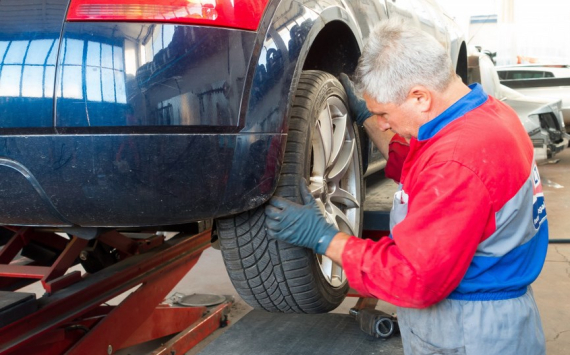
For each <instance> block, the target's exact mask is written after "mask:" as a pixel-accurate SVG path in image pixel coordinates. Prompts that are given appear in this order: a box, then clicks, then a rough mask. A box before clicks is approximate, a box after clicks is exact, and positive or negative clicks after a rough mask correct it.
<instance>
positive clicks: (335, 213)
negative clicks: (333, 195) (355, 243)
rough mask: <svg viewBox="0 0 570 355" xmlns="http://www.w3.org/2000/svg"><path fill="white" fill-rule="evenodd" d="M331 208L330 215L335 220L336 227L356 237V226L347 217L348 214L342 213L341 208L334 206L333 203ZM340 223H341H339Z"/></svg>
mask: <svg viewBox="0 0 570 355" xmlns="http://www.w3.org/2000/svg"><path fill="white" fill-rule="evenodd" d="M330 207H331V210H332V212H331V213H330V214H329V215H330V216H331V217H333V218H334V221H335V222H334V225H335V227H337V228H338V230H339V231H341V232H344V233H346V234H350V235H356V234H355V233H354V226H353V225H352V223H350V221H349V220H348V217H346V214H345V213H344V212H343V211H341V210H340V208H338V207H337V206H335V205H333V204H332V203H331V204H330ZM339 221H340V222H341V223H339Z"/></svg>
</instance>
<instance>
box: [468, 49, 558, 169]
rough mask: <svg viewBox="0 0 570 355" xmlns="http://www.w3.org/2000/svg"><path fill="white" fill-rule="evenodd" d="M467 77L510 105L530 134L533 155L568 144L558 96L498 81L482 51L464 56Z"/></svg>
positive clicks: (542, 156) (548, 153)
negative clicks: (538, 94)
mask: <svg viewBox="0 0 570 355" xmlns="http://www.w3.org/2000/svg"><path fill="white" fill-rule="evenodd" d="M468 63H469V70H468V71H469V81H470V82H479V83H481V85H482V86H483V89H484V90H485V92H487V93H488V94H489V95H492V96H493V97H495V98H496V99H498V100H501V101H503V102H504V103H506V104H507V105H509V106H511V107H512V108H513V109H514V110H515V111H516V112H517V114H518V115H519V118H520V119H521V122H522V124H523V125H524V127H525V129H526V131H527V133H528V135H529V136H530V138H531V140H532V143H533V146H534V151H535V159H536V160H537V161H538V162H544V161H546V160H547V159H550V158H552V157H554V156H555V155H556V154H557V153H559V152H561V151H562V150H564V149H565V148H566V147H567V146H568V135H567V134H566V132H565V128H564V119H563V114H562V100H560V99H551V98H541V97H534V96H526V95H523V94H522V93H519V92H517V91H515V90H513V89H510V88H508V87H506V86H504V85H502V84H501V81H500V79H499V75H498V74H497V70H496V69H495V66H494V65H493V62H492V61H491V59H490V58H489V57H488V56H487V55H486V54H482V53H475V54H473V55H470V56H469V58H468Z"/></svg>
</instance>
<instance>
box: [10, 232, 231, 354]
mask: <svg viewBox="0 0 570 355" xmlns="http://www.w3.org/2000/svg"><path fill="white" fill-rule="evenodd" d="M12 230H13V231H14V232H15V234H14V236H13V237H12V238H11V239H10V240H9V241H8V243H7V244H6V245H5V246H4V248H3V249H2V250H0V287H1V289H2V290H11V289H12V290H13V289H17V288H19V287H21V285H22V284H25V283H26V281H27V283H30V282H29V281H30V280H31V281H32V282H33V281H35V280H38V279H39V280H41V282H42V285H43V287H44V289H45V291H46V295H44V297H41V298H40V299H38V300H36V298H35V295H33V294H24V293H18V292H6V291H2V292H1V293H0V300H1V301H0V327H1V328H0V354H26V355H33V354H63V353H65V354H113V353H114V352H115V351H117V350H119V349H122V348H125V347H129V346H131V345H134V344H139V343H142V342H145V341H149V340H152V339H157V338H161V337H164V336H167V335H171V334H175V333H178V334H177V335H176V336H175V337H174V338H172V339H171V340H170V341H168V342H167V343H165V344H163V345H162V346H161V347H160V348H159V349H157V350H155V352H154V354H173V353H176V354H184V353H185V352H186V351H187V350H189V349H190V348H192V347H193V346H194V345H196V344H197V343H199V342H200V341H201V340H202V339H204V338H205V337H207V336H208V335H209V334H210V333H212V332H213V331H214V330H216V329H218V328H219V327H220V326H221V325H222V326H223V325H224V324H225V323H226V322H227V313H228V312H229V307H230V306H231V305H232V301H231V300H227V301H225V302H223V303H222V304H220V305H218V306H215V307H213V308H206V307H173V306H169V305H164V304H161V302H162V301H163V300H164V298H165V297H166V296H167V294H168V293H169V292H170V291H171V290H172V289H173V288H174V286H176V284H177V283H178V282H179V281H180V280H181V279H182V277H184V275H186V274H187V273H188V271H189V270H190V269H191V268H192V267H193V266H194V265H195V264H196V262H197V261H198V258H199V256H200V255H201V253H202V251H203V250H204V249H206V248H207V247H209V246H210V241H211V240H210V238H211V230H206V231H203V232H201V233H198V234H196V235H193V236H180V237H178V236H177V237H174V238H172V239H170V240H168V241H165V239H164V236H159V235H154V236H152V237H150V238H148V239H144V240H140V239H139V240H133V239H131V238H128V237H126V236H124V235H122V234H120V233H118V232H117V231H103V232H101V233H99V232H98V231H94V233H91V235H89V233H87V234H85V233H81V232H78V233H77V235H73V234H72V236H71V239H69V240H68V239H66V238H64V237H61V236H60V235H58V234H55V233H48V232H40V231H35V230H33V229H31V228H13V229H12ZM79 234H83V235H79ZM94 238H98V239H99V240H100V241H104V242H105V243H107V244H108V245H110V246H112V247H113V248H115V249H116V250H117V251H118V253H119V255H120V256H121V259H122V260H121V261H120V262H117V263H115V264H114V265H111V266H109V267H106V268H104V269H102V270H101V271H99V272H96V273H94V274H87V275H86V276H82V275H81V273H80V272H79V271H72V272H69V273H67V274H66V271H67V270H68V269H69V267H71V266H72V265H73V264H74V263H75V261H76V259H77V258H80V257H81V256H82V255H81V251H82V250H84V248H85V247H86V246H88V243H89V239H94ZM38 243H43V244H44V246H49V247H50V248H52V249H56V250H59V251H60V255H59V257H57V259H56V260H55V262H53V264H51V266H45V265H38V264H39V263H38V262H34V261H32V262H30V263H28V264H25V265H22V264H21V263H18V262H17V261H18V260H17V261H16V262H12V261H13V259H14V258H15V257H16V256H17V254H18V253H19V252H20V251H21V250H22V249H24V248H25V247H26V246H29V245H32V244H38ZM11 262H12V263H11ZM135 287H138V288H137V289H136V290H135V291H133V292H132V293H131V294H130V295H129V296H128V297H127V298H126V299H124V300H123V301H122V302H121V303H120V304H119V305H117V306H109V305H107V304H106V302H108V301H109V300H111V299H112V298H114V297H116V296H118V295H120V294H122V293H124V292H126V291H129V290H131V289H133V288H135ZM188 325H190V326H188Z"/></svg>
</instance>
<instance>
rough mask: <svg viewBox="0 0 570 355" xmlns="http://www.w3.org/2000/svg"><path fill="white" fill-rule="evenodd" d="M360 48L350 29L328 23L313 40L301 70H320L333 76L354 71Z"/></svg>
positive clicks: (340, 24)
mask: <svg viewBox="0 0 570 355" xmlns="http://www.w3.org/2000/svg"><path fill="white" fill-rule="evenodd" d="M359 57H360V48H359V46H358V42H357V41H356V38H355V37H354V35H353V34H352V31H351V30H350V28H349V27H348V26H347V25H345V24H344V23H342V22H340V21H333V22H331V23H328V24H327V25H326V26H325V27H324V28H323V29H322V30H321V32H320V33H319V34H318V35H317V38H315V40H314V42H313V44H312V45H311V49H310V50H309V53H308V54H307V58H306V59H305V63H304V64H303V70H310V69H313V70H322V71H325V72H328V73H330V74H332V75H334V76H338V75H339V74H340V73H347V74H352V73H354V71H355V70H356V65H357V64H358V58H359Z"/></svg>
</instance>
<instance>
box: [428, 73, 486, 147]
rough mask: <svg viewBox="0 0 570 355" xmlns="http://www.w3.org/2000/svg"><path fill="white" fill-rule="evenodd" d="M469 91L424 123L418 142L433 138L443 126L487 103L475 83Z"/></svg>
mask: <svg viewBox="0 0 570 355" xmlns="http://www.w3.org/2000/svg"><path fill="white" fill-rule="evenodd" d="M469 88H470V89H471V91H470V92H469V93H468V94H467V95H465V96H463V97H462V98H461V99H459V100H458V101H457V102H456V103H454V104H453V105H451V106H449V107H448V108H447V109H446V110H445V111H443V112H442V113H441V114H440V115H438V116H437V117H435V118H434V119H433V120H431V121H429V122H426V123H424V124H423V125H422V126H421V127H420V130H419V132H418V138H417V139H418V141H425V140H428V139H430V138H432V137H433V136H435V135H436V134H437V133H438V132H439V131H441V130H442V129H443V128H444V127H445V126H447V125H448V124H450V123H451V122H453V121H455V120H456V119H458V118H459V117H462V116H464V115H465V114H466V113H467V112H469V111H471V110H474V109H476V108H477V107H479V106H481V105H482V104H483V103H485V101H487V98H488V95H487V94H486V93H485V91H483V88H482V87H481V85H479V84H477V83H475V84H471V85H469Z"/></svg>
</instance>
